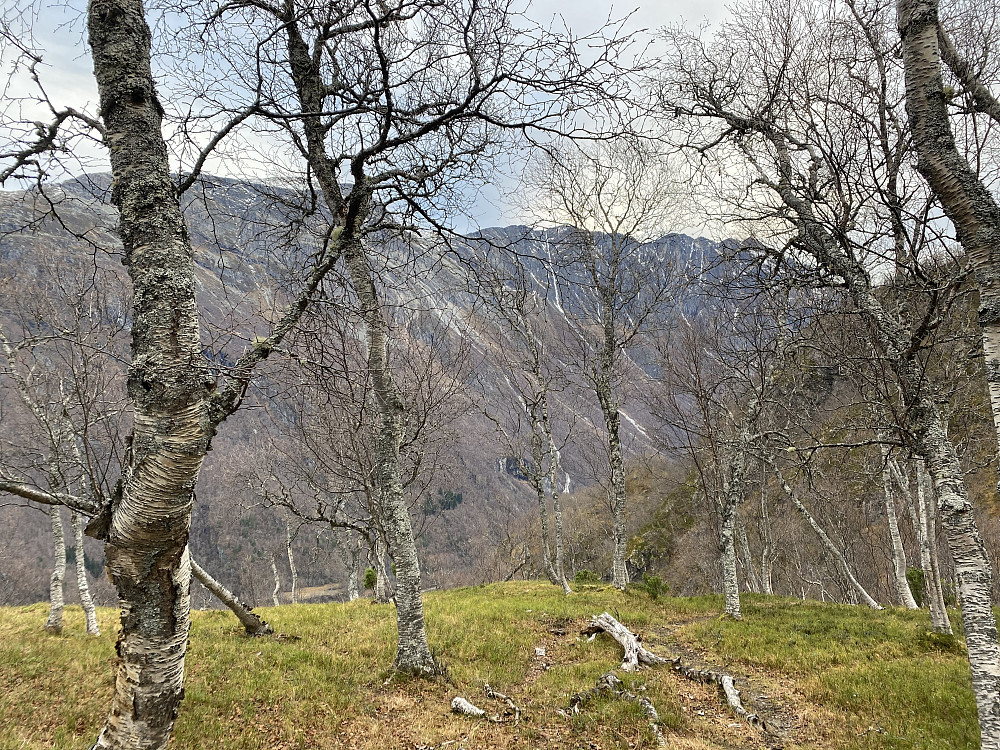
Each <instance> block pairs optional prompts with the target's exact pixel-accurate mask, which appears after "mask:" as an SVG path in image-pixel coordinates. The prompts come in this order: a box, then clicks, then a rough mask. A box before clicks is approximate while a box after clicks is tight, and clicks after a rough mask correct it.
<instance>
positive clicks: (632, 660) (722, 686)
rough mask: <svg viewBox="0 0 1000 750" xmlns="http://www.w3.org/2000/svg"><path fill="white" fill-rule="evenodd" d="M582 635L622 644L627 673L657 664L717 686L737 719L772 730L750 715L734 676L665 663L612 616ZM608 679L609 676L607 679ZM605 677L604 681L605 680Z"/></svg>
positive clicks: (676, 661) (602, 618) (594, 621)
mask: <svg viewBox="0 0 1000 750" xmlns="http://www.w3.org/2000/svg"><path fill="white" fill-rule="evenodd" d="M582 633H583V634H584V635H590V636H591V637H593V636H595V635H597V634H598V633H607V634H608V635H610V636H611V637H612V638H614V639H615V640H616V641H618V643H620V644H621V646H622V648H624V649H625V658H624V660H623V661H622V666H621V668H622V669H623V670H625V671H626V672H634V671H636V670H637V669H638V668H639V664H647V665H649V666H655V665H657V664H670V665H671V666H672V667H673V670H674V671H675V672H677V673H678V674H680V675H683V676H684V677H687V678H688V679H689V680H694V681H696V682H707V683H714V684H715V685H717V686H718V688H719V692H720V693H722V695H723V697H725V699H726V703H727V704H728V705H729V707H730V708H731V709H732V710H733V712H734V713H735V714H736V715H737V716H739V717H740V718H741V719H743V720H744V721H746V722H747V723H748V724H750V725H751V726H753V727H757V728H758V729H763V730H767V729H768V727H767V725H766V723H765V721H764V720H763V719H762V718H761V717H760V716H758V715H757V714H755V713H752V712H750V711H747V709H746V708H745V707H744V706H743V701H742V700H741V699H740V691H739V690H737V689H736V684H735V679H734V678H733V677H732V676H731V675H728V674H724V673H722V672H716V671H715V670H711V669H696V668H694V667H689V666H687V665H686V664H684V663H683V662H681V660H680V657H677V658H674V659H664V658H662V657H660V656H657V655H656V654H654V653H652V652H650V651H647V650H646V649H645V648H643V646H642V642H641V640H640V639H639V637H638V636H636V635H634V634H633V633H632V632H631V631H630V630H629V629H628V628H626V627H625V626H624V625H622V624H621V623H620V622H618V620H616V619H615V618H614V617H612V616H611V615H609V614H608V613H607V612H605V613H604V614H602V615H600V616H598V617H592V618H590V625H588V626H587V627H586V628H584V630H583V631H582ZM606 676H607V675H605V676H604V677H606ZM612 676H613V675H612ZM604 677H602V678H601V679H604ZM598 685H600V680H599V681H598ZM575 697H576V696H574V698H575Z"/></svg>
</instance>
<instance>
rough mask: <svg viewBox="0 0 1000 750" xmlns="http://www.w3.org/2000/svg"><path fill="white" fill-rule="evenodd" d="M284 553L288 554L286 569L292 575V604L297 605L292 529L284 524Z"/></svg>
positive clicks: (296, 575) (296, 573)
mask: <svg viewBox="0 0 1000 750" xmlns="http://www.w3.org/2000/svg"><path fill="white" fill-rule="evenodd" d="M285 551H286V552H287V553H288V569H289V570H290V571H291V575H292V604H298V603H299V602H298V599H297V598H296V591H295V589H296V587H297V585H298V581H299V574H298V571H296V570H295V555H294V554H293V553H292V527H291V526H290V525H289V524H288V523H287V522H286V523H285Z"/></svg>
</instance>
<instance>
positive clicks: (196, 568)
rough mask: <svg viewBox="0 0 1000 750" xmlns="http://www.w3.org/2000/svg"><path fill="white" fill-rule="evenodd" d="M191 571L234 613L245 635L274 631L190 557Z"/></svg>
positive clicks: (268, 633) (267, 633)
mask: <svg viewBox="0 0 1000 750" xmlns="http://www.w3.org/2000/svg"><path fill="white" fill-rule="evenodd" d="M191 572H192V573H193V574H194V577H195V578H197V579H198V582H199V583H201V585H202V586H204V587H205V588H206V589H208V590H209V591H211V592H212V594H214V595H215V597H216V598H217V599H218V600H219V601H220V602H222V603H223V604H225V605H226V606H227V607H229V610H230V611H231V612H232V613H233V614H234V615H236V619H237V620H239V621H240V624H241V625H242V626H243V627H244V629H245V630H246V631H247V635H270V634H271V633H273V632H274V629H273V628H272V627H271V626H270V625H268V624H267V623H266V622H264V620H263V618H261V617H260V616H259V615H256V614H254V612H253V610H251V609H250V607H249V606H247V605H246V604H244V603H243V602H242V601H240V599H239V597H238V596H236V594H234V593H233V592H232V591H230V590H229V589H227V588H226V587H225V586H223V585H222V584H221V583H219V582H218V581H217V580H215V579H214V578H212V576H210V575H209V574H208V573H207V572H206V571H205V569H204V568H202V567H201V566H200V565H199V564H198V563H197V562H195V560H194V559H193V558H192V559H191Z"/></svg>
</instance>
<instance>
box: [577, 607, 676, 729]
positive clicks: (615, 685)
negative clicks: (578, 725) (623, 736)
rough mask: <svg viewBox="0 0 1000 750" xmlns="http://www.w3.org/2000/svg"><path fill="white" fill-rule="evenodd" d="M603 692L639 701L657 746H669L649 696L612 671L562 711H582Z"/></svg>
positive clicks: (625, 699) (578, 695)
mask: <svg viewBox="0 0 1000 750" xmlns="http://www.w3.org/2000/svg"><path fill="white" fill-rule="evenodd" d="M609 617H610V615H609ZM601 694H607V695H610V696H612V697H613V698H617V699H618V700H623V701H629V702H630V703H638V704H639V707H640V708H642V712H643V713H644V714H646V718H647V719H649V727H650V729H652V730H653V735H654V736H655V737H656V744H657V746H659V747H666V746H667V740H666V738H665V737H664V736H663V732H661V731H660V716H659V714H657V713H656V709H655V708H654V707H653V704H652V702H651V701H650V700H649V698H644V697H641V696H638V695H636V694H635V693H633V692H632V691H630V690H626V689H625V684H624V683H623V682H622V681H621V680H619V679H618V678H617V677H615V675H614V674H613V673H611V672H605V673H604V674H602V675H601V676H600V677H598V678H597V684H596V685H595V686H594V687H593V688H592V689H590V690H588V691H587V692H585V693H577V694H576V695H574V696H573V697H572V698H570V699H569V709H568V711H566V710H564V711H560V713H561V714H562V715H564V716H568V715H569V714H570V712H572V713H575V714H578V713H580V707H581V706H584V705H586V704H587V702H588V701H589V700H591V699H592V698H596V697H598V696H599V695H601Z"/></svg>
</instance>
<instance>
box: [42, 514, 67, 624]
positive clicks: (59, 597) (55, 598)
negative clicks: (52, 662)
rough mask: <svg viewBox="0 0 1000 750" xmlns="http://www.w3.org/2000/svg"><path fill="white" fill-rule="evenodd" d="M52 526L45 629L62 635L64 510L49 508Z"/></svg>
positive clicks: (64, 549)
mask: <svg viewBox="0 0 1000 750" xmlns="http://www.w3.org/2000/svg"><path fill="white" fill-rule="evenodd" d="M49 521H50V524H51V526H52V575H50V576H49V617H48V619H47V620H46V621H45V629H46V630H48V631H49V632H52V633H61V632H62V627H63V579H64V577H65V575H66V538H65V536H64V535H63V523H62V508H61V507H60V506H58V505H53V506H51V507H50V508H49Z"/></svg>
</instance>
